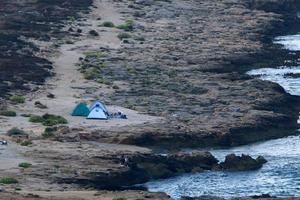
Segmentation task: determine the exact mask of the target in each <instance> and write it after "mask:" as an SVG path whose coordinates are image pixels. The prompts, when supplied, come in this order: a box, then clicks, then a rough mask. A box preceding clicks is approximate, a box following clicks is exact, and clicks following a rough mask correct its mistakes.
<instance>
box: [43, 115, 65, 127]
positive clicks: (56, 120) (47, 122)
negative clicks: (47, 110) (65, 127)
mask: <svg viewBox="0 0 300 200" xmlns="http://www.w3.org/2000/svg"><path fill="white" fill-rule="evenodd" d="M43 119H44V121H43V122H42V124H43V125H44V126H54V125H57V124H67V123H68V121H67V120H66V119H65V118H63V117H62V116H58V115H50V114H45V115H43Z"/></svg>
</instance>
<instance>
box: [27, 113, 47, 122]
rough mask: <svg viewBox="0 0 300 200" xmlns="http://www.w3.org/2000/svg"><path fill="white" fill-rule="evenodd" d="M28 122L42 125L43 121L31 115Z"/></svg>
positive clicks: (41, 118)
mask: <svg viewBox="0 0 300 200" xmlns="http://www.w3.org/2000/svg"><path fill="white" fill-rule="evenodd" d="M29 121H30V122H32V123H43V121H44V119H43V117H41V116H38V115H31V116H30V118H29Z"/></svg>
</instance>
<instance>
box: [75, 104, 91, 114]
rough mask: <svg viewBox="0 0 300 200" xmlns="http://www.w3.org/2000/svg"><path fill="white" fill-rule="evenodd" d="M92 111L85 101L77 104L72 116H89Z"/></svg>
mask: <svg viewBox="0 0 300 200" xmlns="http://www.w3.org/2000/svg"><path fill="white" fill-rule="evenodd" d="M89 113H90V110H89V108H88V107H87V105H86V104H85V103H79V104H77V106H76V107H75V108H74V110H73V112H72V114H71V115H72V116H83V117H86V116H88V115H89Z"/></svg>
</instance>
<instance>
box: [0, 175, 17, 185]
mask: <svg viewBox="0 0 300 200" xmlns="http://www.w3.org/2000/svg"><path fill="white" fill-rule="evenodd" d="M0 183H1V184H16V183H18V180H17V179H15V178H13V177H10V176H6V177H2V178H0Z"/></svg>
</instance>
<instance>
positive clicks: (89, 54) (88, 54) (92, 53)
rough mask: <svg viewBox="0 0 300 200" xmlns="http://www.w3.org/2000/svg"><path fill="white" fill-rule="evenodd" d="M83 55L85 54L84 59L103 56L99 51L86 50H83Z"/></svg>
mask: <svg viewBox="0 0 300 200" xmlns="http://www.w3.org/2000/svg"><path fill="white" fill-rule="evenodd" d="M83 55H85V58H86V59H89V58H101V57H103V56H104V54H103V53H102V52H100V51H87V52H84V53H83Z"/></svg>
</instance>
